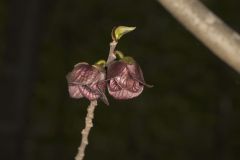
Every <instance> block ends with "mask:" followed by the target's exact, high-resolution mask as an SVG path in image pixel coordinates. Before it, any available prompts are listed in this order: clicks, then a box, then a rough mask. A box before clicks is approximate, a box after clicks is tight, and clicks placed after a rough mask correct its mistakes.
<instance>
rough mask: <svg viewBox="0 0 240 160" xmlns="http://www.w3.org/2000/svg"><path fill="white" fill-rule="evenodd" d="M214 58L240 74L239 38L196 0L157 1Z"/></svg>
mask: <svg viewBox="0 0 240 160" xmlns="http://www.w3.org/2000/svg"><path fill="white" fill-rule="evenodd" d="M158 2H160V3H161V4H162V5H163V6H164V7H165V8H166V9H167V10H168V11H169V12H170V13H171V14H172V15H173V16H174V17H175V18H176V19H178V20H179V21H180V22H181V23H182V24H183V25H184V26H185V27H186V28H187V29H188V30H189V31H190V32H192V33H193V34H194V35H195V36H196V37H197V38H198V39H199V40H200V41H201V42H202V43H204V44H205V45H206V46H207V47H208V48H209V49H210V50H211V51H212V52H213V53H214V54H215V55H216V56H218V57H219V58H220V59H222V60H223V61H224V62H226V63H227V64H228V65H229V66H231V67H232V68H233V69H235V70H236V71H238V72H239V73H240V36H239V34H238V33H236V32H235V31H234V30H232V29H231V28H230V27H229V26H227V25H226V24H225V23H224V22H223V21H222V20H221V19H219V18H218V17H217V16H216V15H215V14H214V13H212V12H211V11H210V10H209V9H208V8H206V7H205V6H204V5H203V4H202V3H201V2H200V1H198V0H158Z"/></svg>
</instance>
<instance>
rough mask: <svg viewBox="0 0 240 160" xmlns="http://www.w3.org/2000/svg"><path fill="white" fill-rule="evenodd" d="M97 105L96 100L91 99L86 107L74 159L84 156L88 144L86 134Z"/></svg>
mask: <svg viewBox="0 0 240 160" xmlns="http://www.w3.org/2000/svg"><path fill="white" fill-rule="evenodd" d="M96 106H97V101H96V100H95V101H91V102H90V105H89V106H88V109H87V115H86V119H85V128H84V129H83V130H82V142H81V145H80V146H79V148H78V153H77V155H76V157H75V160H82V159H83V158H84V153H85V148H86V146H87V144H88V135H89V132H90V130H91V128H92V127H93V123H92V120H93V118H94V110H95V108H96Z"/></svg>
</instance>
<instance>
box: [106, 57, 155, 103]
mask: <svg viewBox="0 0 240 160" xmlns="http://www.w3.org/2000/svg"><path fill="white" fill-rule="evenodd" d="M107 80H109V83H108V86H107V87H108V92H109V94H110V95H111V96H113V97H114V98H116V99H123V100H124V99H131V98H134V97H137V96H139V95H140V94H141V93H142V91H143V89H144V86H147V87H152V86H151V85H148V84H146V83H145V80H144V78H143V73H142V70H141V68H140V66H139V65H138V64H137V62H136V61H135V60H134V59H133V58H132V57H123V58H122V59H120V60H119V61H113V62H112V63H110V64H109V65H108V69H107Z"/></svg>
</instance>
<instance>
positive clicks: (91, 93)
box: [79, 85, 100, 101]
mask: <svg viewBox="0 0 240 160" xmlns="http://www.w3.org/2000/svg"><path fill="white" fill-rule="evenodd" d="M79 90H80V92H81V94H82V95H83V96H84V97H85V98H87V99H88V100H90V101H92V100H96V99H98V98H99V97H100V94H99V93H98V92H97V91H96V90H92V88H91V87H90V86H87V85H83V86H79Z"/></svg>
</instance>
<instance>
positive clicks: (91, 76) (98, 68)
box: [66, 60, 109, 105]
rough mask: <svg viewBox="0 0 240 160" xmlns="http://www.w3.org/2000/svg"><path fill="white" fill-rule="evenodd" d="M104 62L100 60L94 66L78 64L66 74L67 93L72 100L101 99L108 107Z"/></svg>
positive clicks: (84, 63)
mask: <svg viewBox="0 0 240 160" xmlns="http://www.w3.org/2000/svg"><path fill="white" fill-rule="evenodd" d="M105 63H106V62H105V61H104V60H100V61H98V62H97V63H95V64H94V65H89V64H88V63H86V62H81V63H78V64H76V65H75V66H74V68H73V70H72V71H71V72H70V73H68V74H67V76H66V78H67V81H68V91H69V95H70V97H72V98H76V99H79V98H83V97H85V98H87V99H88V100H90V101H93V100H97V99H99V98H100V99H101V100H102V101H103V102H104V103H105V104H107V105H109V103H108V100H107V98H106V95H105V88H106V81H105V79H106V71H105V69H104V67H105Z"/></svg>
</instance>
